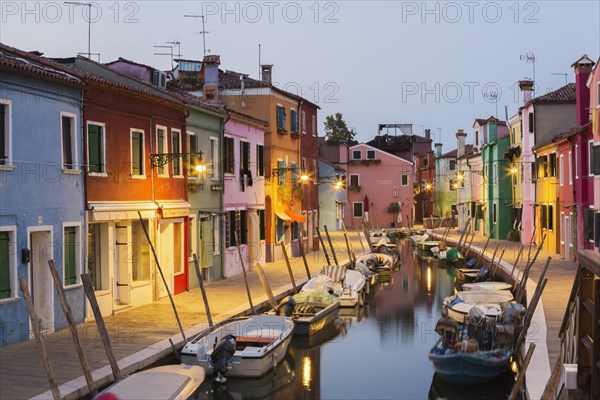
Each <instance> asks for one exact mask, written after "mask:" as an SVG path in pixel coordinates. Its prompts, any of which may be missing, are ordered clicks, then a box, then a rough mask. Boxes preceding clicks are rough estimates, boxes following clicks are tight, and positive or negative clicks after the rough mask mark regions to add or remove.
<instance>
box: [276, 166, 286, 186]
mask: <svg viewBox="0 0 600 400" xmlns="http://www.w3.org/2000/svg"><path fill="white" fill-rule="evenodd" d="M277 173H278V175H277V182H278V183H279V186H283V185H285V161H282V160H277Z"/></svg>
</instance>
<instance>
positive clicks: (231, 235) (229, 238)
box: [225, 211, 236, 248]
mask: <svg viewBox="0 0 600 400" xmlns="http://www.w3.org/2000/svg"><path fill="white" fill-rule="evenodd" d="M235 214H236V212H235V211H227V212H226V213H225V246H226V247H227V248H229V247H234V246H235V244H236V243H235V230H236V226H235V222H236V221H235Z"/></svg>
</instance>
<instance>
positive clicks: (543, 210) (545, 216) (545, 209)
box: [540, 204, 548, 229]
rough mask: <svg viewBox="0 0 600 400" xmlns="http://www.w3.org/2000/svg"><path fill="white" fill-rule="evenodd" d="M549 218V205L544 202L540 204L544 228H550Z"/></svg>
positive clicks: (541, 220)
mask: <svg viewBox="0 0 600 400" xmlns="http://www.w3.org/2000/svg"><path fill="white" fill-rule="evenodd" d="M547 220H548V207H547V206H546V205H545V204H542V205H541V206H540V222H541V225H542V226H541V228H542V229H548V224H547Z"/></svg>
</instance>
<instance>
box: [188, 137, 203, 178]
mask: <svg viewBox="0 0 600 400" xmlns="http://www.w3.org/2000/svg"><path fill="white" fill-rule="evenodd" d="M187 138H188V152H189V153H190V155H189V157H188V176H189V177H191V178H194V176H193V175H194V174H195V172H196V166H197V165H198V164H200V163H204V160H202V159H201V158H200V157H198V153H200V149H199V148H198V136H196V134H195V133H194V132H188V133H187Z"/></svg>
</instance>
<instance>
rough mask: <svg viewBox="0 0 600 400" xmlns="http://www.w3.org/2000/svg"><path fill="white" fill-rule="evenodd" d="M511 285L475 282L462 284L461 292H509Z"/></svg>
mask: <svg viewBox="0 0 600 400" xmlns="http://www.w3.org/2000/svg"><path fill="white" fill-rule="evenodd" d="M510 289H512V285H511V284H510V283H506V282H475V283H464V284H463V285H462V290H464V291H470V290H510Z"/></svg>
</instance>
